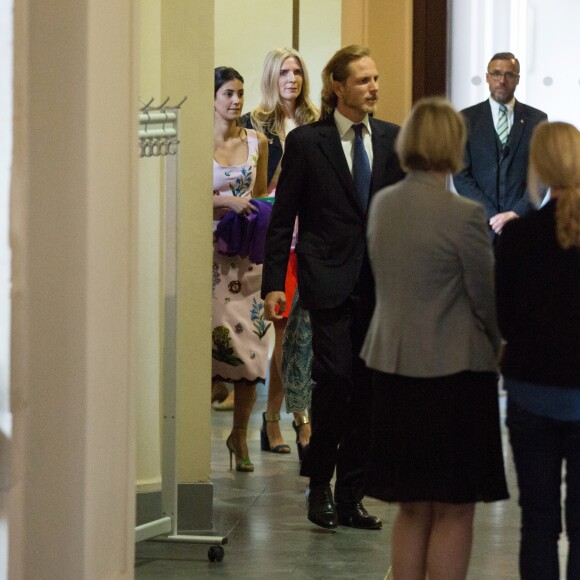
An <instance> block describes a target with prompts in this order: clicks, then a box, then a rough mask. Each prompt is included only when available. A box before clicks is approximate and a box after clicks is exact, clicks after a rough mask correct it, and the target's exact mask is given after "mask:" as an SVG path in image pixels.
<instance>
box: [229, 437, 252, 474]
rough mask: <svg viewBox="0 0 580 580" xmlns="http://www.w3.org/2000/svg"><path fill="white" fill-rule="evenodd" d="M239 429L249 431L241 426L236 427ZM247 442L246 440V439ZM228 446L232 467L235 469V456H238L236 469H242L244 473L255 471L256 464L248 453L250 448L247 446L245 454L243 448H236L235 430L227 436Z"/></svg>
mask: <svg viewBox="0 0 580 580" xmlns="http://www.w3.org/2000/svg"><path fill="white" fill-rule="evenodd" d="M234 429H235V430H237V431H247V429H242V428H241V427H234ZM244 443H245V440H244ZM226 447H227V448H228V451H229V452H230V469H233V456H234V455H235V456H236V471H240V472H242V473H250V472H252V471H254V464H253V463H252V462H251V461H250V457H249V454H248V448H247V446H246V452H245V454H244V452H243V450H242V449H239V448H236V446H235V444H234V440H233V431H232V433H230V436H229V437H228V438H227V441H226Z"/></svg>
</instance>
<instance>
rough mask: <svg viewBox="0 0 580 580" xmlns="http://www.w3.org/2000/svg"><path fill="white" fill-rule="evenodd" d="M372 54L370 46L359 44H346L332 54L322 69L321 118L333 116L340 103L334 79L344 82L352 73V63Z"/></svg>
mask: <svg viewBox="0 0 580 580" xmlns="http://www.w3.org/2000/svg"><path fill="white" fill-rule="evenodd" d="M370 55H371V51H370V50H369V49H368V48H366V47H364V46H360V45H358V44H351V45H349V46H345V47H344V48H341V49H340V50H338V51H336V52H335V53H334V54H333V55H332V57H331V58H330V60H329V61H328V62H327V63H326V66H325V67H324V69H323V70H322V92H321V95H320V102H321V105H320V108H321V113H320V118H321V119H328V118H329V117H331V116H332V115H333V113H334V109H336V105H337V104H338V97H337V96H336V93H335V92H334V86H333V85H334V81H337V82H339V83H344V82H345V81H346V79H347V78H348V75H349V74H350V68H349V65H350V63H351V62H354V61H356V60H360V59H361V58H363V57H365V56H370Z"/></svg>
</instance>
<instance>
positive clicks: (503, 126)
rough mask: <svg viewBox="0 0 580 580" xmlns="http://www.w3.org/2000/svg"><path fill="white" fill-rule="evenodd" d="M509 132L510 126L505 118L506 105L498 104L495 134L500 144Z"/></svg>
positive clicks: (503, 142) (504, 141)
mask: <svg viewBox="0 0 580 580" xmlns="http://www.w3.org/2000/svg"><path fill="white" fill-rule="evenodd" d="M509 132H510V128H509V124H508V118H507V107H506V106H505V105H500V106H499V116H498V118H497V136H498V137H499V140H500V141H501V144H502V146H504V145H505V143H506V141H507V138H508V135H509Z"/></svg>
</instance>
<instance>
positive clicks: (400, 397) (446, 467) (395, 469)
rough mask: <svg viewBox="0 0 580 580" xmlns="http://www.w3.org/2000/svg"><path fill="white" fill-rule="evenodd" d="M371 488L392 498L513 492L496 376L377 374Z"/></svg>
mask: <svg viewBox="0 0 580 580" xmlns="http://www.w3.org/2000/svg"><path fill="white" fill-rule="evenodd" d="M372 414H373V417H372V436H371V448H370V463H369V467H368V471H367V478H366V490H365V493H366V495H369V496H371V497H376V498H378V499H381V500H384V501H388V502H415V501H436V502H444V503H473V502H478V501H486V502H488V501H497V500H501V499H507V498H508V497H509V494H508V491H507V485H506V480H505V473H504V464H503V454H502V445H501V435H500V420H499V403H498V390H497V376H496V375H495V374H494V373H483V372H469V371H466V372H462V373H458V374H455V375H450V376H445V377H435V378H427V379H423V378H413V377H404V376H401V375H393V374H385V373H381V372H378V371H375V372H374V376H373V405H372Z"/></svg>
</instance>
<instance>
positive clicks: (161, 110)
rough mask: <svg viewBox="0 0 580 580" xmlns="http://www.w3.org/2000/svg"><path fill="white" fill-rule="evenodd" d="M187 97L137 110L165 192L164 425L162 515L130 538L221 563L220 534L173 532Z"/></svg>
mask: <svg viewBox="0 0 580 580" xmlns="http://www.w3.org/2000/svg"><path fill="white" fill-rule="evenodd" d="M186 99H187V97H185V98H183V99H182V100H181V102H179V103H178V104H177V105H168V104H167V103H168V102H169V97H168V98H167V99H165V101H163V102H162V103H161V104H160V105H158V106H154V105H153V102H154V99H151V100H150V101H149V102H148V103H146V104H145V105H144V106H143V107H141V109H140V110H139V111H140V113H139V145H140V153H139V156H140V157H141V158H146V157H166V160H165V163H164V168H165V192H164V205H165V207H164V216H165V223H164V240H163V248H164V251H163V253H164V274H163V276H164V278H163V304H164V316H163V319H164V327H163V333H164V334H163V336H164V346H163V384H162V388H161V390H162V404H163V425H162V450H161V454H162V466H161V471H162V474H161V476H162V479H161V508H162V517H161V518H159V519H157V520H154V521H152V522H147V523H146V524H142V525H140V526H137V527H136V528H135V541H136V542H141V541H143V540H148V539H155V540H157V541H161V542H189V543H194V544H206V545H209V546H210V548H209V550H208V554H207V555H208V558H209V560H210V561H212V562H221V560H222V559H223V557H224V549H223V548H222V545H224V544H227V541H228V539H227V537H224V536H211V535H208V536H190V535H183V534H179V533H178V522H177V511H178V510H177V499H178V486H177V460H176V453H177V449H176V437H177V425H176V417H177V412H176V411H177V383H176V354H177V299H178V297H177V209H178V190H179V165H178V161H179V156H178V155H177V153H178V145H179V109H180V108H181V105H183V103H184V102H185V100H186Z"/></svg>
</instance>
